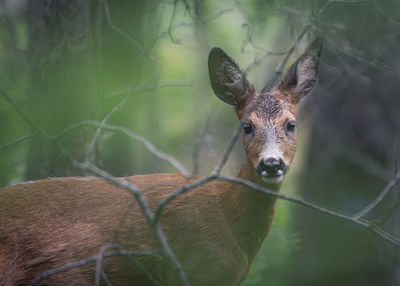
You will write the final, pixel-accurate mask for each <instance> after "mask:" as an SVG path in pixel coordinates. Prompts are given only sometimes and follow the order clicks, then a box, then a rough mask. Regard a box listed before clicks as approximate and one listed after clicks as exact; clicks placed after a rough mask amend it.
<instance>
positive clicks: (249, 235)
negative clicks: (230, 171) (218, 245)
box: [224, 161, 280, 261]
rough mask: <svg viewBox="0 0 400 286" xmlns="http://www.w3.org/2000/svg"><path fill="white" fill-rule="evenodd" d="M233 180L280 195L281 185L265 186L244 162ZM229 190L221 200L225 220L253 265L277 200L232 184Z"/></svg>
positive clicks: (271, 220)
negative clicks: (245, 182)
mask: <svg viewBox="0 0 400 286" xmlns="http://www.w3.org/2000/svg"><path fill="white" fill-rule="evenodd" d="M236 177H237V178H240V179H244V180H248V181H251V182H253V183H256V184H258V185H261V186H264V187H266V188H268V189H271V190H274V191H279V188H280V184H275V185H267V184H266V183H265V182H264V181H263V180H262V179H261V177H260V176H259V175H258V174H257V173H256V172H255V170H254V168H252V167H251V166H249V164H248V162H247V161H246V162H245V163H244V164H243V166H242V168H241V169H240V171H239V173H238V175H237V176H236ZM229 188H230V190H229V191H228V192H226V194H227V196H226V197H225V200H224V203H225V204H226V208H225V209H226V212H227V217H228V218H227V219H228V220H229V222H230V226H231V229H232V232H233V234H234V236H235V237H236V238H237V243H238V244H239V246H240V247H241V249H242V250H243V251H244V252H245V253H246V255H247V257H248V260H249V261H252V260H253V258H254V256H255V255H256V253H257V251H258V249H259V248H260V246H261V244H262V242H263V241H264V239H265V237H266V236H267V234H268V232H269V229H270V227H271V225H272V222H273V217H274V213H275V203H276V197H274V196H271V195H267V194H265V193H261V192H258V191H256V190H252V189H250V188H248V187H246V186H243V185H241V184H234V183H232V184H230V186H229ZM232 210H233V211H232ZM228 211H229V213H228Z"/></svg>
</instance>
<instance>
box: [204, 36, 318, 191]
mask: <svg viewBox="0 0 400 286" xmlns="http://www.w3.org/2000/svg"><path fill="white" fill-rule="evenodd" d="M320 53H321V44H320V43H319V41H315V42H314V43H313V44H312V45H311V46H310V48H309V49H308V50H307V51H306V52H305V53H304V55H303V56H301V57H300V58H299V60H297V61H296V62H295V63H294V64H293V65H292V66H291V67H290V68H289V70H288V72H287V73H286V74H285V75H284V76H283V78H282V80H281V81H280V82H279V83H278V84H277V85H276V86H275V87H274V88H273V89H272V90H271V91H269V92H266V93H257V92H256V90H255V89H254V87H253V86H252V85H251V84H250V83H249V82H248V80H247V79H246V75H245V74H244V72H242V71H241V70H240V68H239V67H238V65H237V64H236V63H235V62H234V61H233V60H232V59H231V58H230V57H229V56H228V55H227V54H226V53H225V52H224V51H223V50H221V49H219V48H213V49H212V50H211V52H210V55H209V58H208V67H209V74H210V81H211V86H212V88H213V90H214V93H215V94H216V95H217V96H218V97H219V98H220V99H221V100H222V101H224V102H226V103H228V104H230V105H232V106H233V107H234V109H235V111H236V114H237V115H238V117H239V119H240V121H241V124H242V127H243V134H242V136H243V138H242V140H243V146H244V150H245V152H246V160H247V163H248V165H249V166H250V168H251V169H252V170H253V171H255V172H256V173H258V175H260V176H261V178H262V180H263V181H264V182H266V183H268V184H279V183H280V182H281V181H282V180H283V178H284V176H285V174H286V172H287V171H288V169H289V167H290V165H291V163H292V160H293V157H294V154H295V151H296V143H297V131H296V112H297V105H298V103H299V102H300V100H301V99H303V98H304V97H305V96H307V95H308V94H309V93H310V92H311V90H312V89H313V87H314V85H315V81H316V76H317V70H318V62H319V57H320Z"/></svg>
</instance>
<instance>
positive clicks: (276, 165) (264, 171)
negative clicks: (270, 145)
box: [256, 158, 287, 177]
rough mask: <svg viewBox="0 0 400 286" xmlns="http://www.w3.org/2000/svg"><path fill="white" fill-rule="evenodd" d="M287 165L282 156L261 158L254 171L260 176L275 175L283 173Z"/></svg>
mask: <svg viewBox="0 0 400 286" xmlns="http://www.w3.org/2000/svg"><path fill="white" fill-rule="evenodd" d="M286 170H287V167H286V165H285V162H283V159H282V158H279V160H278V159H276V158H268V159H262V160H261V161H260V163H258V166H257V168H256V171H257V173H258V174H259V175H261V176H267V177H277V176H280V175H283V174H285V172H286Z"/></svg>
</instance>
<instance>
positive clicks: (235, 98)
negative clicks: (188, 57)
mask: <svg viewBox="0 0 400 286" xmlns="http://www.w3.org/2000/svg"><path fill="white" fill-rule="evenodd" d="M208 72H209V75H210V81H211V86H212V89H213V91H214V93H215V95H216V96H218V97H219V98H220V99H221V100H222V101H224V102H226V103H228V104H231V105H233V106H234V107H236V108H237V109H240V108H241V107H242V106H243V105H244V103H245V102H246V101H247V99H248V95H249V92H251V91H254V88H253V86H252V85H251V84H250V83H249V82H248V81H247V79H246V75H245V74H244V73H243V72H242V71H241V70H240V68H239V67H238V66H237V65H236V63H235V62H234V61H233V60H232V59H231V58H230V57H229V56H228V55H227V54H226V53H225V52H224V51H223V50H221V49H220V48H213V49H212V50H211V52H210V54H209V56H208Z"/></svg>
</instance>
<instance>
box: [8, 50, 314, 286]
mask: <svg viewBox="0 0 400 286" xmlns="http://www.w3.org/2000/svg"><path fill="white" fill-rule="evenodd" d="M306 59H307V58H306ZM305 62H306V63H307V68H308V67H310V66H312V65H311V64H310V63H309V62H307V61H305ZM209 66H210V78H211V81H212V86H213V89H214V90H215V92H216V93H217V95H218V96H219V97H220V98H221V99H222V100H224V101H225V102H228V103H229V104H232V105H234V108H235V110H236V112H237V114H238V116H239V119H240V120H242V121H248V122H251V124H253V125H254V127H255V130H254V133H253V134H252V135H243V143H244V144H243V145H244V149H245V152H246V160H245V162H244V164H243V166H242V168H241V170H240V171H239V174H238V177H239V178H242V179H245V180H249V181H252V182H254V183H256V184H259V185H265V186H266V187H268V188H270V189H273V190H276V191H278V190H279V187H280V184H279V183H274V184H271V185H266V183H264V181H263V180H262V179H261V176H260V175H259V174H258V173H257V172H256V165H257V164H258V162H259V161H260V159H261V158H260V153H261V152H262V148H264V147H265V146H267V147H268V142H267V141H266V140H268V138H267V137H268V136H274V142H275V143H276V144H278V145H279V146H280V148H281V149H282V150H283V157H284V158H283V159H284V161H285V164H286V165H287V166H290V164H291V162H292V159H293V156H294V153H295V148H296V134H295V133H294V134H286V133H285V129H284V127H285V124H286V123H287V122H288V121H290V120H295V117H296V105H297V102H298V98H299V92H303V91H299V87H296V88H295V87H292V86H288V83H290V82H294V83H296V82H297V80H294V79H290V78H288V76H286V77H285V87H287V88H286V89H282V86H283V85H282V84H280V85H278V88H275V89H274V90H272V91H271V93H269V94H263V95H258V94H257V93H256V92H255V90H254V88H253V87H252V86H251V85H250V84H249V83H248V81H247V79H246V78H245V75H244V74H243V73H242V72H241V71H240V70H239V68H238V67H237V65H236V64H234V63H233V62H232V59H230V58H229V57H228V56H226V54H225V53H224V52H223V51H222V50H220V49H213V50H212V51H211V53H210V58H209ZM297 66H300V67H301V62H300V63H296V67H297ZM291 74H292V75H293V76H295V75H296V72H293V70H292V69H291ZM306 74H309V75H310V80H314V78H315V75H314V73H312V72H310V69H307V73H306ZM306 79H307V78H306V77H303V78H302V85H303V86H305V87H306V88H309V86H310V84H308V83H307V81H306ZM224 85H227V86H224ZM294 92H295V93H294ZM267 133H268V136H267V135H266V134H267ZM271 134H272V135H271ZM275 143H274V144H275ZM262 146H264V147H262ZM125 179H126V180H129V181H130V182H132V183H133V184H134V185H135V186H137V187H138V188H139V189H140V190H143V194H144V196H145V197H146V199H147V201H148V203H149V205H150V206H151V208H152V210H153V211H155V209H156V208H157V206H158V205H159V203H160V202H161V201H162V200H163V198H165V197H166V196H167V195H168V194H170V193H171V192H173V191H174V190H176V189H177V188H178V187H181V186H183V185H186V184H188V183H190V182H193V181H194V180H196V179H198V178H190V179H188V178H185V177H184V176H182V175H179V174H151V175H142V176H135V177H129V178H125ZM121 180H123V178H121ZM275 201H276V198H275V197H273V196H269V195H266V194H263V193H259V192H256V191H254V190H250V189H248V188H247V187H244V186H242V185H239V184H234V183H229V182H224V181H212V182H209V183H207V184H205V185H202V186H200V187H197V188H195V189H193V190H191V191H189V192H188V193H186V194H184V195H182V196H179V197H178V198H176V199H175V200H173V201H171V202H170V204H168V206H167V207H166V209H165V211H164V213H163V215H162V217H161V221H160V224H161V227H162V229H163V231H164V233H165V234H166V236H167V238H168V241H169V243H170V245H171V247H172V249H173V251H174V253H175V254H176V256H177V258H178V260H179V261H180V262H181V264H182V265H183V268H184V270H185V272H186V274H187V276H188V279H189V281H190V283H191V285H202V286H203V285H221V286H222V285H226V286H232V285H239V284H240V283H241V282H242V281H243V280H244V278H245V277H246V275H247V274H248V272H249V269H250V265H251V262H252V260H253V259H254V257H255V255H256V253H257V251H258V249H259V248H260V246H261V243H262V242H263V240H264V238H265V237H266V236H267V234H268V232H269V229H270V227H271V224H272V221H273V216H274V212H275ZM110 242H117V243H118V244H120V245H121V246H122V247H123V248H125V249H131V250H152V249H156V248H157V245H156V242H155V238H154V236H153V233H152V232H151V230H150V229H149V227H148V225H147V223H146V220H145V219H144V217H143V215H142V213H141V211H140V209H139V207H138V205H137V203H136V202H135V200H134V198H133V196H132V195H131V194H129V193H128V192H127V191H126V190H123V189H120V188H117V187H115V186H113V185H111V184H109V183H107V182H106V181H105V180H103V179H100V178H94V177H83V178H73V177H71V178H50V179H43V180H39V181H34V182H26V183H22V184H18V185H13V186H9V187H6V188H3V189H1V190H0V285H4V286H13V285H14V286H16V285H26V284H28V283H29V282H30V281H32V279H34V278H35V277H36V276H38V275H40V274H41V273H43V272H44V271H47V270H50V269H54V268H56V267H60V266H63V265H65V264H66V263H70V262H75V261H78V260H81V259H85V258H87V257H90V256H92V255H94V254H96V253H98V251H99V249H100V248H101V247H102V246H103V245H105V244H107V243H110ZM137 259H138V261H139V262H140V263H141V264H142V265H143V266H145V267H146V269H147V270H148V271H149V272H150V273H151V274H152V275H153V276H154V277H155V278H156V279H157V280H159V281H160V282H161V283H162V284H163V285H180V280H179V279H178V277H177V276H176V275H175V274H174V273H173V272H172V270H171V268H170V266H169V265H168V263H167V262H166V261H165V259H164V258H163V257H162V256H161V255H156V254H155V255H152V256H142V257H138V258H137ZM104 271H105V273H106V275H107V277H108V278H109V280H110V282H111V283H112V285H132V284H135V285H152V284H151V282H150V281H149V280H148V279H146V277H145V275H144V274H143V273H142V272H141V270H140V269H139V268H138V267H137V266H136V264H135V263H132V261H131V260H129V259H127V258H126V257H121V256H119V257H112V258H106V259H105V260H104ZM94 274H95V265H94V264H88V265H85V266H81V267H78V268H73V269H70V270H68V271H64V272H61V273H58V274H56V275H52V276H49V277H47V278H45V279H44V280H42V281H41V282H40V283H39V285H80V286H85V285H93V282H94Z"/></svg>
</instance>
